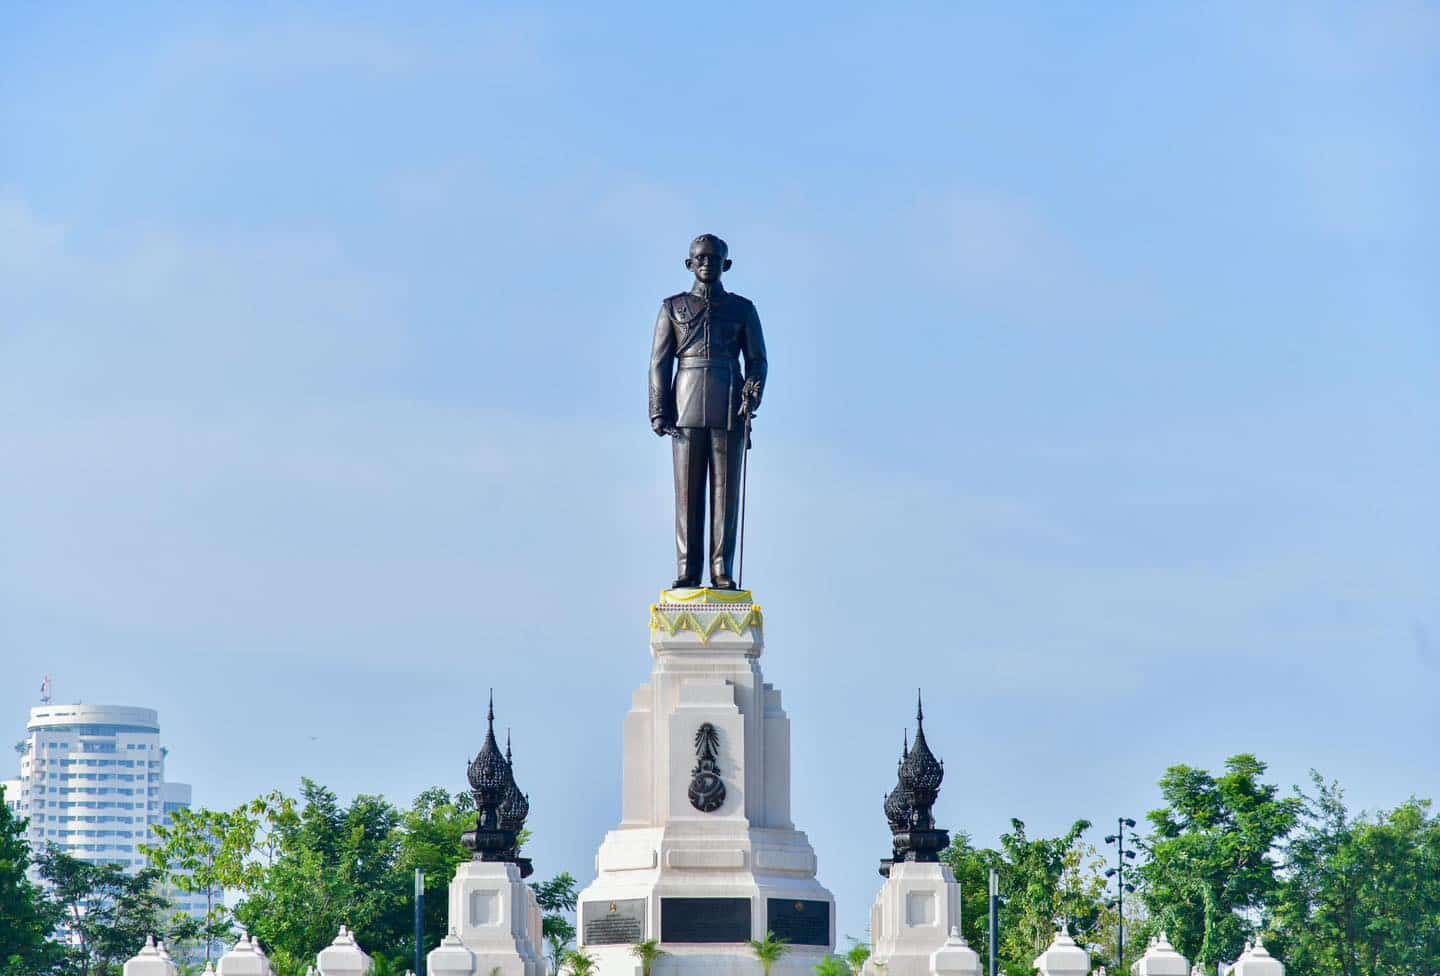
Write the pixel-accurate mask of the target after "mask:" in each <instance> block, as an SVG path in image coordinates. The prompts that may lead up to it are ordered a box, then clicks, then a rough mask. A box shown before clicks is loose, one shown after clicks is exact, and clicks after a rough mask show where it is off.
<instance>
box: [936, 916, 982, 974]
mask: <svg viewBox="0 0 1440 976" xmlns="http://www.w3.org/2000/svg"><path fill="white" fill-rule="evenodd" d="M930 972H931V973H932V974H933V976H980V954H979V953H978V952H976V951H975V950H974V949H972V948H970V945H969V943H967V942H966V941H965V937H964V936H962V935H961V934H960V929H959V928H958V927H957V928H951V929H950V938H948V939H946V940H945V944H944V945H942V946H941V947H940V948H938V949H936V950H935V951H934V952H932V953H930Z"/></svg>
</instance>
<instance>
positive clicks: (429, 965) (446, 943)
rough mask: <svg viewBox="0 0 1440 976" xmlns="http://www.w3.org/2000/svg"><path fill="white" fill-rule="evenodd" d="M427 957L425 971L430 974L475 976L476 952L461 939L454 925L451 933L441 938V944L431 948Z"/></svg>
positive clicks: (432, 975)
mask: <svg viewBox="0 0 1440 976" xmlns="http://www.w3.org/2000/svg"><path fill="white" fill-rule="evenodd" d="M425 958H426V966H425V971H426V972H427V973H429V974H430V976H474V974H475V971H476V967H475V953H473V952H471V951H470V950H469V949H468V948H466V946H465V943H463V942H461V941H460V936H459V935H457V934H456V933H455V928H454V926H451V928H450V934H449V935H447V936H445V938H443V939H441V940H440V945H439V946H438V947H437V948H434V949H431V950H430V955H428V956H426V957H425Z"/></svg>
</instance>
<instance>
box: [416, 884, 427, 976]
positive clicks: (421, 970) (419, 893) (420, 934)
mask: <svg viewBox="0 0 1440 976" xmlns="http://www.w3.org/2000/svg"><path fill="white" fill-rule="evenodd" d="M424 943H425V872H424V871H422V870H420V869H419V868H416V869H415V976H425V945H424Z"/></svg>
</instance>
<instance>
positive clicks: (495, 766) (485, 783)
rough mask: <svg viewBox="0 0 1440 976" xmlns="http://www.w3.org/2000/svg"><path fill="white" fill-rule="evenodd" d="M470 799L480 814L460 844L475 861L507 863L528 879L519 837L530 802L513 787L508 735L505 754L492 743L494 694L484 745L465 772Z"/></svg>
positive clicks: (493, 735) (527, 869)
mask: <svg viewBox="0 0 1440 976" xmlns="http://www.w3.org/2000/svg"><path fill="white" fill-rule="evenodd" d="M466 773H467V776H468V778H469V780H470V795H471V796H473V797H474V798H475V808H476V810H478V811H479V816H478V817H477V818H476V822H475V829H474V830H470V831H466V832H465V835H464V836H463V837H462V838H461V842H462V843H463V844H464V845H465V847H466V849H467V850H469V851H471V852H473V854H474V856H475V860H477V861H509V862H511V863H513V864H516V865H518V866H519V868H520V877H522V878H525V877H529V876H530V872H531V870H532V868H531V866H530V861H529V860H527V859H526V858H523V857H521V856H520V849H519V834H520V831H521V830H522V829H524V827H525V818H526V817H527V816H529V814H530V802H529V800H527V799H526V797H525V795H524V794H523V793H521V792H520V790H519V788H518V787H517V786H516V785H515V769H514V766H513V765H512V763H511V759H510V735H509V733H508V732H507V733H506V735H505V754H504V755H501V754H500V745H499V743H497V742H496V741H495V693H494V691H493V690H492V691H491V693H490V705H489V707H488V708H487V709H486V711H485V742H484V743H483V744H482V745H481V746H480V752H479V753H478V754H477V755H476V756H475V758H474V759H472V760H471V761H470V766H469V768H468V769H467V770H466Z"/></svg>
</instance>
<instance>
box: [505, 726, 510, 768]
mask: <svg viewBox="0 0 1440 976" xmlns="http://www.w3.org/2000/svg"><path fill="white" fill-rule="evenodd" d="M505 762H506V763H509V762H510V730H509V729H506V730H505Z"/></svg>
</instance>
